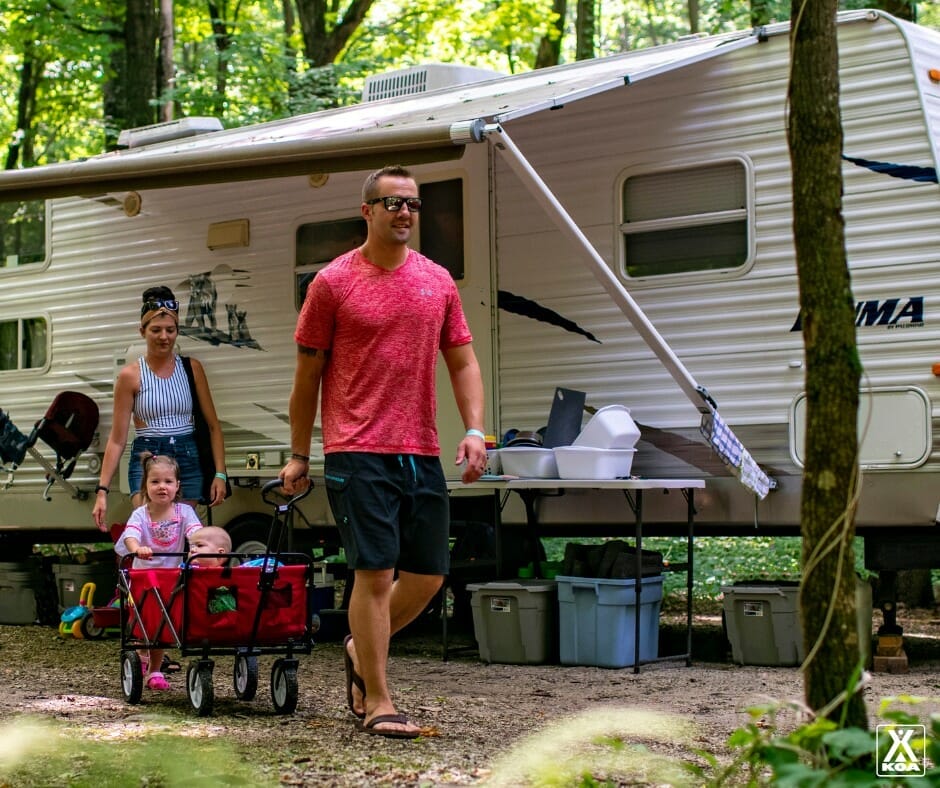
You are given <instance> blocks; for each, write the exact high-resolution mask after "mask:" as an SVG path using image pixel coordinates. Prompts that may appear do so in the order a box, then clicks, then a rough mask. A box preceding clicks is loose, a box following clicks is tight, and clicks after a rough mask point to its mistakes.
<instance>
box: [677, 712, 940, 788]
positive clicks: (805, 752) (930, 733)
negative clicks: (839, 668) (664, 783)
mask: <svg viewBox="0 0 940 788" xmlns="http://www.w3.org/2000/svg"><path fill="white" fill-rule="evenodd" d="M926 700H927V699H925V698H915V697H911V696H899V697H896V698H887V699H885V700H883V701H882V702H881V709H880V716H881V718H882V719H884V720H885V721H886V723H895V724H898V725H914V724H919V723H920V720H919V718H918V716H917V715H916V714H914V713H912V712H911V711H908V710H906V709H903V708H893V707H894V706H895V705H897V704H904V705H907V706H911V707H914V708H915V709H916V707H917V705H919V704H922V703H924V702H925V701H926ZM791 711H795V712H796V713H797V714H805V713H806V709H804V708H802V707H801V706H800V705H799V704H796V703H793V702H781V701H770V702H768V703H766V704H763V705H760V706H754V707H751V708H749V709H748V715H749V717H750V721H749V722H748V723H747V724H746V725H745V726H744V727H742V728H738V729H737V730H736V731H734V733H732V734H731V736H730V737H729V739H728V747H729V748H730V749H731V750H732V751H733V752H734V753H735V756H734V758H733V760H732V761H731V763H729V764H727V765H721V764H720V762H719V761H718V759H717V758H716V757H715V756H714V755H713V754H711V753H700V755H701V756H702V760H703V761H704V762H705V763H706V764H707V765H706V766H705V767H702V766H700V765H697V764H688V765H687V768H688V770H689V771H690V772H691V773H692V774H694V775H695V776H696V777H697V778H699V779H702V780H703V784H704V785H706V786H708V788H719V786H726V785H748V786H757V785H773V786H776V787H777V788H810V787H811V786H820V788H823V786H825V788H830V787H833V786H834V787H836V788H841V787H842V786H845V787H846V788H848V786H853V787H857V788H863V787H864V788H867V787H869V786H870V787H871V788H875V786H886V785H905V786H908V787H909V788H920V786H928V785H938V784H940V768H938V767H937V766H936V765H934V766H930V765H929V764H928V769H927V773H926V776H925V777H923V778H916V777H909V776H905V777H897V778H886V777H878V776H877V771H876V764H877V763H878V759H879V758H884V757H885V756H886V755H887V751H888V748H889V747H890V739H889V740H888V741H885V740H884V738H881V739H879V737H878V736H877V734H876V732H875V731H869V730H863V729H861V728H841V727H839V725H838V724H837V723H836V722H834V721H832V720H829V719H826V718H823V717H816V718H813V719H811V720H809V721H808V722H804V723H803V724H801V725H799V726H797V727H796V728H795V729H793V730H792V731H791V732H789V733H783V732H781V729H782V728H784V727H785V726H784V725H783V724H782V721H781V717H782V716H783V713H784V712H791ZM925 732H926V738H925V739H923V740H917V739H911V741H910V745H911V748H912V749H913V751H914V754H915V756H916V757H918V758H921V757H923V755H924V754H925V753H926V755H927V757H928V759H929V761H930V762H931V763H933V764H937V763H938V755H940V722H938V720H936V719H932V720H930V724H929V725H926V726H925ZM885 738H887V737H885Z"/></svg>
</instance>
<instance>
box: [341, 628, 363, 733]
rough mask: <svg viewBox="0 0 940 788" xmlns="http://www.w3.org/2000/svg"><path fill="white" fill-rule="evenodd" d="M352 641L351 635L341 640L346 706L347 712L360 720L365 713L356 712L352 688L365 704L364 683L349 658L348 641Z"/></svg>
mask: <svg viewBox="0 0 940 788" xmlns="http://www.w3.org/2000/svg"><path fill="white" fill-rule="evenodd" d="M350 640H352V635H346V637H345V639H344V640H343V664H344V665H345V667H346V705H347V706H349V710H350V711H351V712H352V713H353V714H354V715H356V716H357V717H358V718H359V719H360V720H362V719H365V716H366V713H365V712H364V711H361V712H360V711H356V707H355V705H354V704H353V686H355V687H357V688H358V689H359V691H360V692H361V693H362V702H363V703H365V702H366V683H365V682H364V681H363V680H362V676H360V675H359V674H358V673H356V668H355V666H354V665H353V661H352V657H351V656H349V649H348V648H347V646H348V645H349V641H350Z"/></svg>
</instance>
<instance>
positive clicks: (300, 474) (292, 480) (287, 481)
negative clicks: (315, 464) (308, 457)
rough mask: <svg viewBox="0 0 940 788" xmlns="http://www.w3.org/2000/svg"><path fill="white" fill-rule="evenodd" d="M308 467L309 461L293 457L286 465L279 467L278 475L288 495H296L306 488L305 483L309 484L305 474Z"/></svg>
mask: <svg viewBox="0 0 940 788" xmlns="http://www.w3.org/2000/svg"><path fill="white" fill-rule="evenodd" d="M309 468H310V463H309V462H304V461H303V460H298V459H296V458H295V457H291V458H290V459H289V460H288V461H287V465H285V466H284V467H283V468H281V472H280V473H279V474H278V476H279V477H280V479H281V481H282V482H283V483H284V491H285V492H286V493H287V494H288V495H297V494H298V493H302V492H303V491H304V490H306V489H307V485H309V484H310V479H309V477H308V475H307V471H308V470H309Z"/></svg>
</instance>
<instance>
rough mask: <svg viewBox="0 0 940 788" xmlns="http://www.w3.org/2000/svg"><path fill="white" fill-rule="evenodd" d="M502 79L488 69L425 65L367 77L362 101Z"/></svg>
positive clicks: (435, 64) (440, 64)
mask: <svg viewBox="0 0 940 788" xmlns="http://www.w3.org/2000/svg"><path fill="white" fill-rule="evenodd" d="M502 76H505V75H504V74H500V73H499V72H498V71H491V70H490V69H488V68H476V67H475V66H461V65H457V64H454V63H428V64H426V65H423V66H412V67H411V68H402V69H399V70H397V71H386V72H385V73H384V74H373V75H372V76H371V77H366V82H365V86H364V87H363V89H362V100H363V101H379V100H381V99H387V98H395V97H396V96H411V95H414V94H415V93H427V92H428V91H429V90H437V89H438V88H450V87H455V86H457V85H467V84H469V83H471V82H483V81H485V80H487V79H496V78H498V77H502Z"/></svg>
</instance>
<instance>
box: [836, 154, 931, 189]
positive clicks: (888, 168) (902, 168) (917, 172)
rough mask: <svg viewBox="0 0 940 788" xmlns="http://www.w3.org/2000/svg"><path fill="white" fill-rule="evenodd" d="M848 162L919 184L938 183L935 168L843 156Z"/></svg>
mask: <svg viewBox="0 0 940 788" xmlns="http://www.w3.org/2000/svg"><path fill="white" fill-rule="evenodd" d="M842 158H843V159H845V160H846V161H847V162H850V163H852V164H855V165H857V166H859V167H865V168H866V169H868V170H871V171H872V172H877V173H881V174H883V175H890V176H891V177H892V178H904V179H905V180H908V181H917V182H918V183H936V182H937V170H936V169H935V168H933V167H917V166H915V165H913V164H893V163H891V162H890V161H871V160H869V159H856V158H854V157H852V156H846V155H845V154H843V155H842Z"/></svg>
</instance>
